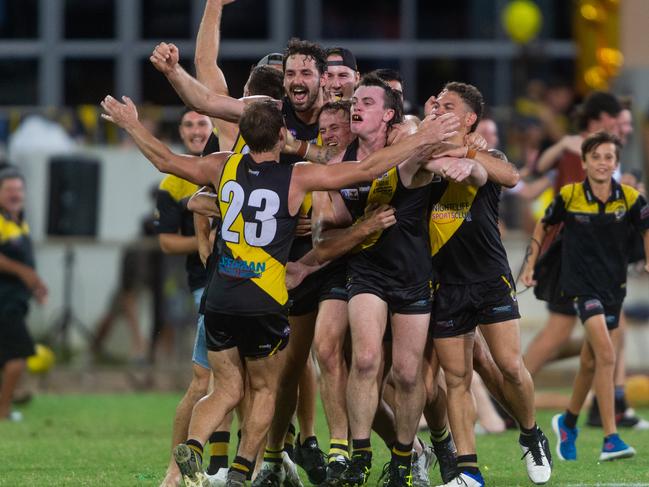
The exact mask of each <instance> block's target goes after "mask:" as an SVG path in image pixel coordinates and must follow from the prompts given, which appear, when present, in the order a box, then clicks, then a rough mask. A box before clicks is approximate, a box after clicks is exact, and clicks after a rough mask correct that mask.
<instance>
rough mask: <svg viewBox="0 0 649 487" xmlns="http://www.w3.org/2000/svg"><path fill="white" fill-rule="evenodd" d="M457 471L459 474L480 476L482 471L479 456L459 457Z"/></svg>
mask: <svg viewBox="0 0 649 487" xmlns="http://www.w3.org/2000/svg"><path fill="white" fill-rule="evenodd" d="M457 469H458V471H459V472H467V473H470V474H473V475H480V469H479V468H478V455H476V454H473V455H461V456H459V457H457Z"/></svg>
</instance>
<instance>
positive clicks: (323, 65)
mask: <svg viewBox="0 0 649 487" xmlns="http://www.w3.org/2000/svg"><path fill="white" fill-rule="evenodd" d="M295 54H302V55H303V56H306V57H307V59H308V58H311V59H313V61H314V62H315V67H316V69H317V70H318V74H320V75H321V76H322V75H323V74H324V72H325V71H326V70H327V53H326V52H325V50H324V49H323V48H322V46H320V44H316V43H315V42H311V41H303V40H301V39H298V38H297V37H293V38H292V39H291V40H290V41H288V44H287V46H286V50H285V51H284V65H283V67H284V71H286V60H287V59H288V58H289V57H290V56H294V55H295Z"/></svg>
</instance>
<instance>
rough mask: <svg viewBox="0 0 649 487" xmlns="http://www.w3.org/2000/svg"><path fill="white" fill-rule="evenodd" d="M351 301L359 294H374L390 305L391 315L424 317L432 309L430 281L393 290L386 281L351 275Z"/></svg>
mask: <svg viewBox="0 0 649 487" xmlns="http://www.w3.org/2000/svg"><path fill="white" fill-rule="evenodd" d="M347 291H348V292H349V299H351V298H352V297H354V296H356V295H357V294H373V295H375V296H378V297H379V298H381V299H382V300H383V301H385V302H386V303H387V304H388V310H389V312H390V313H397V314H402V315H423V314H427V313H430V311H431V309H432V302H431V294H432V286H431V282H430V281H425V282H423V283H421V284H418V285H416V286H412V287H408V288H391V287H389V285H387V283H386V282H384V281H379V280H369V279H363V277H361V276H358V275H353V274H351V275H350V276H348V279H347Z"/></svg>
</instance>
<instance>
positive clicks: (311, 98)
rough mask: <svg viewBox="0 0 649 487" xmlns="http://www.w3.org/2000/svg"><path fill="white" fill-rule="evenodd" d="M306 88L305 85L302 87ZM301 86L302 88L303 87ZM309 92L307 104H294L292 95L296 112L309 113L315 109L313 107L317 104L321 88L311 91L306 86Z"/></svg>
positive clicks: (291, 97)
mask: <svg viewBox="0 0 649 487" xmlns="http://www.w3.org/2000/svg"><path fill="white" fill-rule="evenodd" d="M302 86H304V85H302ZM302 86H300V87H302ZM304 88H306V90H307V98H306V100H305V102H304V103H303V104H301V105H296V104H295V103H294V102H293V93H291V96H290V97H289V98H290V99H291V105H293V108H294V109H295V111H296V112H306V111H309V110H311V109H312V108H313V105H315V102H316V101H317V100H318V94H319V93H320V87H319V86H318V88H316V89H315V90H313V91H312V90H311V89H310V88H309V87H307V86H304Z"/></svg>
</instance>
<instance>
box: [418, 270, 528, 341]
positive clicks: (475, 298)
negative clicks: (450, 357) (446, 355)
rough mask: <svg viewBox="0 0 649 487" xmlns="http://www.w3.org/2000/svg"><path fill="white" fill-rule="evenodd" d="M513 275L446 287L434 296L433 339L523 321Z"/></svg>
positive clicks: (438, 287)
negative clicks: (482, 326) (519, 319)
mask: <svg viewBox="0 0 649 487" xmlns="http://www.w3.org/2000/svg"><path fill="white" fill-rule="evenodd" d="M520 317H521V315H520V313H519V312H518V301H517V299H516V288H515V287H514V280H513V279H512V276H511V274H508V275H502V276H499V277H496V278H493V279H490V280H488V281H483V282H478V283H475V284H442V283H440V284H439V285H438V286H437V287H436V289H435V293H434V295H433V313H432V315H431V319H430V334H431V335H432V336H433V338H450V337H456V336H460V335H465V334H467V333H470V332H471V331H473V330H474V329H475V328H476V326H478V325H490V324H493V323H502V322H504V321H509V320H515V319H518V318H520Z"/></svg>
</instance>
